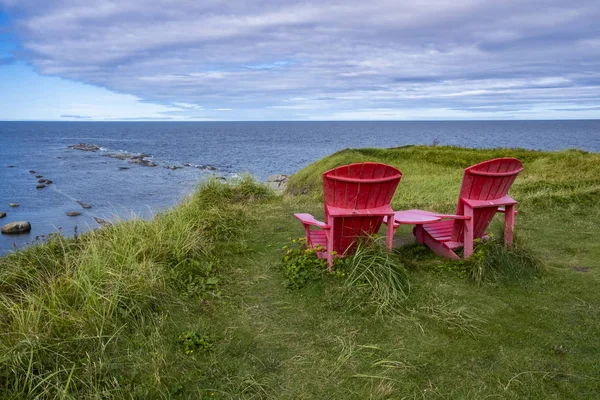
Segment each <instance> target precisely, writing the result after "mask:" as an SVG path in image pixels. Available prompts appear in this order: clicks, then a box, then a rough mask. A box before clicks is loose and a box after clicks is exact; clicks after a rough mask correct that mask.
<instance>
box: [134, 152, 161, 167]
mask: <svg viewBox="0 0 600 400" xmlns="http://www.w3.org/2000/svg"><path fill="white" fill-rule="evenodd" d="M146 157H147V156H146V155H145V154H141V155H139V156H133V157H131V160H129V164H139V165H141V166H142V167H156V166H158V164H156V163H154V162H152V161H150V160H146Z"/></svg>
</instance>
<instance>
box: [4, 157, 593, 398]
mask: <svg viewBox="0 0 600 400" xmlns="http://www.w3.org/2000/svg"><path fill="white" fill-rule="evenodd" d="M500 156H513V157H517V158H519V159H520V160H521V161H522V162H523V164H524V168H525V169H524V171H523V172H522V173H521V174H520V175H519V177H518V178H517V180H516V182H515V184H514V186H513V189H512V190H511V192H510V194H511V196H512V197H514V198H515V199H517V200H518V201H519V206H518V210H519V215H518V216H517V219H516V234H517V239H518V242H519V246H520V248H522V249H523V251H524V252H526V253H527V254H528V255H530V256H531V257H532V258H535V259H539V260H541V262H542V263H543V265H544V266H545V273H544V274H543V275H542V276H541V277H527V278H523V279H516V280H515V279H513V280H501V279H500V280H487V281H483V282H480V283H476V282H474V281H473V280H472V279H470V278H469V274H467V273H465V272H466V271H468V269H469V268H470V264H469V263H460V262H459V263H451V262H448V261H446V260H443V259H440V258H438V257H436V256H434V255H433V254H432V253H431V252H430V251H428V250H427V249H426V248H424V247H422V246H415V245H411V244H410V241H411V234H410V227H408V226H403V227H402V228H401V229H400V230H399V232H398V233H397V237H398V240H399V242H402V243H409V244H408V245H406V246H402V247H399V248H398V249H396V250H395V251H394V253H393V254H392V255H390V256H389V257H391V258H390V260H391V261H390V262H393V263H394V265H397V266H399V267H400V268H402V270H403V271H405V272H406V277H407V279H408V282H409V283H410V293H409V294H408V296H407V297H406V298H405V299H404V298H403V299H402V300H401V301H398V302H397V303H394V306H393V307H386V308H385V309H384V310H383V311H382V309H381V308H380V307H378V304H376V301H373V297H372V296H371V295H370V292H369V289H368V288H366V289H365V287H364V286H354V287H353V286H349V285H348V282H347V277H348V271H347V270H344V268H345V267H344V266H341V267H339V269H338V270H337V271H338V273H337V274H327V273H324V272H322V271H317V274H316V275H315V276H317V277H318V279H313V280H309V281H308V282H307V284H306V285H305V286H304V287H302V288H300V289H290V288H289V287H288V286H289V285H286V283H287V281H286V276H285V271H283V270H282V267H281V265H282V263H281V259H282V256H283V255H284V254H285V251H284V250H283V247H284V246H286V245H287V246H291V247H293V246H294V245H295V244H293V243H292V240H294V239H298V238H299V237H301V236H302V235H303V229H302V226H301V224H300V223H299V222H298V221H297V220H296V219H295V218H294V217H293V213H294V212H311V213H313V214H315V215H316V216H318V217H321V216H322V203H321V197H322V195H321V189H320V185H321V177H320V175H321V173H322V172H323V171H325V170H327V169H329V168H332V167H334V166H337V165H343V164H347V163H350V162H359V161H381V162H385V163H388V164H391V165H394V166H396V167H397V168H399V169H400V170H401V171H402V172H403V174H404V176H403V178H402V181H401V182H400V185H399V187H398V190H397V192H396V196H395V197H394V200H393V203H392V205H393V207H394V208H395V209H409V208H424V209H430V210H435V211H440V212H452V211H453V209H454V207H455V205H456V196H457V193H458V189H459V186H460V181H461V178H462V170H463V169H464V168H465V167H466V166H469V165H471V164H474V163H476V162H479V161H483V160H486V159H489V158H494V157H500ZM491 232H492V233H495V234H498V235H499V234H500V232H501V221H500V220H498V221H495V223H494V224H493V225H492V227H491ZM598 237H600V155H598V154H595V153H586V152H581V151H575V150H568V151H560V152H540V151H527V150H518V149H514V150H513V149H490V150H473V149H464V148H453V147H424V146H408V147H401V148H395V149H361V150H344V151H341V152H338V153H335V154H333V155H331V156H329V157H327V158H325V159H323V160H320V161H318V162H316V163H314V164H312V165H310V166H308V167H307V168H305V169H303V170H302V171H299V172H298V173H297V174H295V175H294V176H293V177H292V178H291V180H290V183H289V186H288V192H287V193H286V194H284V195H283V196H274V195H273V194H272V193H271V192H269V191H268V190H267V189H266V188H264V187H262V186H261V185H259V184H256V183H254V182H252V181H251V180H249V179H243V180H241V181H239V182H237V183H236V184H230V185H224V184H221V183H219V182H218V181H209V182H205V183H203V184H201V185H200V186H199V188H198V191H197V192H196V193H195V194H194V195H193V196H192V197H190V198H189V199H187V200H186V201H184V202H183V203H182V204H181V205H179V206H177V207H176V208H174V209H172V210H170V211H168V212H166V213H163V214H160V215H157V216H156V217H155V218H154V219H153V220H151V221H128V222H122V223H119V224H116V225H115V226H112V227H106V228H101V229H99V230H97V231H95V232H91V233H88V234H85V235H82V236H79V237H76V238H72V239H65V238H62V237H58V236H54V237H51V238H50V239H49V240H48V241H47V243H46V244H43V245H40V246H36V247H32V248H29V249H26V250H23V251H20V252H17V253H14V254H11V255H8V256H6V257H4V258H1V259H0V332H2V334H1V335H0V397H3V398H35V397H36V396H38V397H39V398H55V397H59V398H193V399H197V398H233V399H237V398H248V399H251V398H252V399H300V398H306V399H315V398H343V399H352V398H356V399H364V398H374V399H386V398H389V399H398V398H426V399H430V398H431V399H436V398H467V399H469V398H472V399H480V398H485V397H496V398H532V399H536V398H539V399H548V398H556V399H564V398H574V399H575V398H576V399H583V398H590V399H592V398H597V393H599V392H600V363H599V362H598V360H600V348H599V346H598V345H597V343H598V337H600V323H599V322H600V320H599V318H600V291H598V287H599V284H600V262H599V261H598V260H600V245H599V244H598V243H599V241H598ZM382 254H383V253H382ZM482 254H483V253H482ZM383 256H384V257H388V255H385V254H383ZM485 256H486V255H485V254H483V255H481V257H485ZM492 261H493V260H492ZM310 262H312V261H310ZM356 264H357V266H358V267H359V268H360V262H357V263H356ZM311 265H312V264H311ZM315 265H318V264H317V263H315Z"/></svg>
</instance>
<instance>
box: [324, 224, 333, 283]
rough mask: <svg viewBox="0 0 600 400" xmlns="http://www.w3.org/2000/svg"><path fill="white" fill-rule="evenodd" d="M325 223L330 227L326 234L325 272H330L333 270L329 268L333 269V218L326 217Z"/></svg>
mask: <svg viewBox="0 0 600 400" xmlns="http://www.w3.org/2000/svg"><path fill="white" fill-rule="evenodd" d="M327 223H328V224H329V226H330V227H331V229H330V230H329V233H328V234H327V233H326V236H327V271H329V272H332V271H333V270H332V268H331V267H333V236H334V232H333V224H334V222H333V218H332V217H328V218H327Z"/></svg>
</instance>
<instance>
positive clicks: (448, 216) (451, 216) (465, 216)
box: [438, 214, 471, 220]
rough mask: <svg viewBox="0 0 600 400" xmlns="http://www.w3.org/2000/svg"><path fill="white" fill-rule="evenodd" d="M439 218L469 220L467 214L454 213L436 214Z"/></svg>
mask: <svg viewBox="0 0 600 400" xmlns="http://www.w3.org/2000/svg"><path fill="white" fill-rule="evenodd" d="M438 216H439V217H440V218H441V219H460V220H469V219H471V217H469V216H468V215H454V214H438Z"/></svg>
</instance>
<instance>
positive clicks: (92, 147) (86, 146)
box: [67, 143, 100, 152]
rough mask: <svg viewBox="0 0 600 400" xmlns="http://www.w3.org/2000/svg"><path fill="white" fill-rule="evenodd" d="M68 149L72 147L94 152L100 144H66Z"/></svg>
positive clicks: (98, 148)
mask: <svg viewBox="0 0 600 400" xmlns="http://www.w3.org/2000/svg"><path fill="white" fill-rule="evenodd" d="M67 147H68V148H69V149H74V150H81V151H93V152H96V151H98V150H100V146H98V145H95V144H88V143H77V144H72V145H70V146H67Z"/></svg>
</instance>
